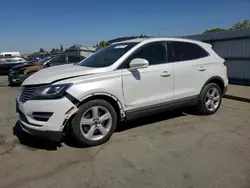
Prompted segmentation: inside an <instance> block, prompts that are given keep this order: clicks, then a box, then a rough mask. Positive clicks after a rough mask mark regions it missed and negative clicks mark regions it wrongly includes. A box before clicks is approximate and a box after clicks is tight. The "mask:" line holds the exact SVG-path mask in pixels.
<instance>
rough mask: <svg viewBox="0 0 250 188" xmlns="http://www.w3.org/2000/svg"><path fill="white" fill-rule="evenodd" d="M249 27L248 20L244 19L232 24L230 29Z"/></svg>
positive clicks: (249, 22)
mask: <svg viewBox="0 0 250 188" xmlns="http://www.w3.org/2000/svg"><path fill="white" fill-rule="evenodd" d="M246 28H250V21H249V20H244V21H243V22H238V23H236V24H234V25H233V27H232V29H246Z"/></svg>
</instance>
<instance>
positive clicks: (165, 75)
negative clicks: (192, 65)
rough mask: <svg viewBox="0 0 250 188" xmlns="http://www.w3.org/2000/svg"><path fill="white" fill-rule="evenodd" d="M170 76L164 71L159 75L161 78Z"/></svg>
mask: <svg viewBox="0 0 250 188" xmlns="http://www.w3.org/2000/svg"><path fill="white" fill-rule="evenodd" d="M170 75H171V73H170V72H168V71H164V72H162V73H161V76H162V77H168V76H170Z"/></svg>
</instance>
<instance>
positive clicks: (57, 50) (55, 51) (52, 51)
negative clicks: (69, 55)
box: [50, 48, 60, 54]
mask: <svg viewBox="0 0 250 188" xmlns="http://www.w3.org/2000/svg"><path fill="white" fill-rule="evenodd" d="M59 52H60V49H58V48H52V50H51V51H50V53H51V54H54V53H59Z"/></svg>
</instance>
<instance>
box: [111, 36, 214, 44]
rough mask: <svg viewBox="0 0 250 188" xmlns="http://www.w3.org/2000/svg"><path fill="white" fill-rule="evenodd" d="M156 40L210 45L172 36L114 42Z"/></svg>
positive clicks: (146, 41)
mask: <svg viewBox="0 0 250 188" xmlns="http://www.w3.org/2000/svg"><path fill="white" fill-rule="evenodd" d="M157 41H180V42H181V41H182V42H191V43H196V44H200V45H210V44H207V43H204V42H201V41H198V40H192V39H186V38H177V37H176V38H172V37H150V38H137V39H132V40H126V41H121V42H116V43H115V44H119V43H125V42H144V43H148V42H157Z"/></svg>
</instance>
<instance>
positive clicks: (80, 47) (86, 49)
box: [65, 44, 96, 52]
mask: <svg viewBox="0 0 250 188" xmlns="http://www.w3.org/2000/svg"><path fill="white" fill-rule="evenodd" d="M72 50H82V51H90V52H95V50H96V48H95V47H92V46H83V45H79V44H75V45H73V46H71V47H69V48H67V49H66V50H65V51H72Z"/></svg>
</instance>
